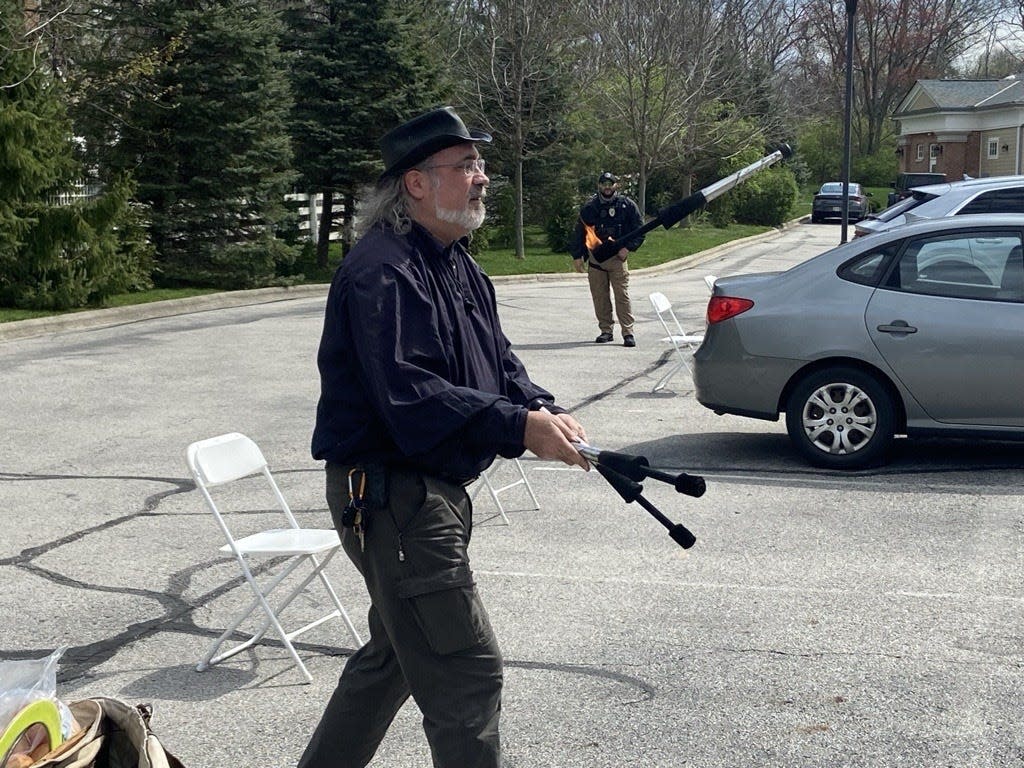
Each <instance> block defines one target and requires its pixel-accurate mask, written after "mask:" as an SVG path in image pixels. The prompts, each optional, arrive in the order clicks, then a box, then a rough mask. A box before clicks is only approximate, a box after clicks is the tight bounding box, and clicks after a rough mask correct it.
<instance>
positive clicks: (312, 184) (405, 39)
mask: <svg viewBox="0 0 1024 768" xmlns="http://www.w3.org/2000/svg"><path fill="white" fill-rule="evenodd" d="M285 19H286V23H287V26H288V30H289V32H288V36H287V40H288V43H287V46H286V47H287V49H288V50H289V51H291V52H292V53H293V54H294V55H293V58H292V84H293V85H292V90H293V92H294V94H295V108H294V110H293V112H292V120H291V131H292V136H293V139H294V142H295V160H296V167H297V168H298V170H299V172H300V174H301V183H302V185H303V186H304V187H305V189H306V190H307V191H309V192H310V193H313V194H315V193H322V194H323V196H324V202H323V213H322V215H321V220H320V221H321V227H320V232H319V233H318V236H317V262H318V263H319V264H320V266H322V267H326V266H327V246H328V244H329V236H330V231H331V225H332V223H333V218H334V216H333V207H334V202H335V201H336V200H338V199H339V198H340V200H341V203H342V206H343V212H342V216H343V218H344V219H345V226H344V227H343V234H344V236H345V239H346V240H348V239H349V238H350V235H349V234H348V233H349V232H350V226H348V225H349V224H350V222H351V216H352V213H353V211H354V204H355V200H356V197H357V192H358V189H359V187H360V186H362V185H364V184H367V183H369V182H372V181H374V180H375V179H376V178H377V176H378V174H380V172H381V170H382V167H381V164H380V149H379V145H378V140H379V139H380V136H381V134H382V133H383V132H384V131H386V130H387V129H388V128H390V127H392V126H394V125H396V124H397V123H399V122H401V121H402V120H404V119H407V118H409V117H412V116H413V114H415V113H416V112H418V111H421V110H424V109H426V108H429V107H432V106H437V105H438V104H439V99H440V97H439V93H440V88H439V75H438V70H437V66H438V65H437V59H436V58H429V57H428V55H427V53H426V51H427V47H426V46H423V45H422V41H421V39H419V36H418V35H417V34H416V29H417V27H416V25H415V24H414V23H413V22H412V21H411V20H410V19H409V18H408V17H406V16H404V15H402V13H401V12H399V11H398V4H397V3H395V2H391V1H389V0H303V2H301V4H298V5H296V6H293V7H292V8H291V9H290V10H289V11H288V12H286V14H285ZM347 244H349V243H348V242H346V243H345V245H347Z"/></svg>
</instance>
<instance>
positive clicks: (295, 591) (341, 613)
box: [196, 552, 363, 683]
mask: <svg viewBox="0 0 1024 768" xmlns="http://www.w3.org/2000/svg"><path fill="white" fill-rule="evenodd" d="M332 557H334V552H330V553H328V554H327V556H326V557H324V560H323V562H320V561H318V560H317V559H316V557H315V556H313V555H308V556H307V557H304V558H300V559H298V560H296V561H294V563H293V564H292V565H291V566H289V567H288V568H286V569H284V570H283V571H282V572H281V573H280V574H279V575H278V576H277V577H275V578H274V580H273V581H271V582H270V583H269V584H268V585H267V587H266V589H265V590H261V589H260V588H259V586H258V585H257V584H256V582H255V579H253V578H252V574H251V572H250V571H249V569H248V568H243V571H244V573H245V575H246V580H247V581H249V584H250V586H252V588H253V591H254V592H255V593H256V597H255V598H254V599H253V601H252V602H251V603H250V604H249V605H248V606H247V607H246V608H245V609H244V610H243V611H241V612H240V613H239V614H238V615H237V616H236V618H235V620H234V621H233V622H232V623H231V626H230V627H228V629H227V630H226V631H225V632H224V633H223V634H222V635H221V636H220V637H219V638H217V640H216V641H214V643H213V644H212V645H211V646H210V649H209V650H208V651H207V653H206V656H205V657H204V658H203V660H202V661H201V662H200V663H199V665H198V666H197V667H196V669H197V670H198V671H199V672H202V671H203V670H205V669H206V668H207V667H211V666H213V665H214V664H218V663H220V662H222V661H224V660H225V659H229V658H231V657H232V656H234V655H236V654H238V653H241V652H242V651H244V650H246V649H247V648H250V647H252V646H253V645H255V644H256V643H258V642H259V641H260V640H261V639H262V638H263V636H264V635H265V634H266V633H267V630H268V629H270V627H271V626H272V627H273V628H274V629H275V630H276V632H277V634H278V635H279V636H280V638H281V642H282V643H283V644H284V646H285V648H286V649H287V650H288V653H289V654H290V655H291V657H292V659H293V660H294V661H295V664H296V665H297V666H298V667H299V669H300V671H301V672H302V675H303V677H305V678H306V682H307V683H311V682H313V676H312V675H310V674H309V670H307V669H306V665H305V664H303V663H302V659H300V658H299V654H298V652H297V651H296V650H295V647H294V646H293V645H292V640H293V639H294V638H296V637H298V636H299V635H302V634H303V633H305V632H308V631H309V630H311V629H313V628H315V627H318V626H320V625H321V624H323V623H324V622H326V621H329V620H331V619H333V618H335V617H340V618H341V619H342V620H343V621H344V622H345V625H346V626H347V627H348V630H349V632H351V634H352V637H353V639H355V641H356V647H359V646H362V644H363V641H362V638H361V637H360V636H359V633H358V632H357V631H356V628H355V626H354V625H353V624H352V620H351V619H350V618H349V616H348V613H347V612H346V611H345V609H344V608H343V607H342V605H341V601H340V600H338V595H337V594H336V593H335V591H334V589H333V588H332V587H331V584H330V582H329V581H327V578H326V577H325V576H324V574H323V569H324V568H325V567H326V566H327V564H328V563H329V562H330V561H331V558H332ZM307 558H308V559H309V560H310V561H311V562H312V563H313V570H312V572H311V573H310V574H309V575H308V576H306V578H305V579H303V580H302V581H301V582H300V583H299V584H297V585H296V586H295V587H293V588H292V590H291V591H290V592H289V593H288V595H287V596H286V597H285V598H284V599H283V600H282V601H281V602H280V603H279V604H278V606H277V612H276V613H275V611H274V610H273V609H272V608H271V607H270V604H269V603H268V602H267V599H266V598H267V595H269V594H270V593H271V592H273V590H274V589H275V588H276V587H277V585H278V584H280V583H281V582H282V581H284V579H286V578H287V577H288V576H289V575H290V574H291V573H292V572H294V570H295V569H296V568H297V567H298V566H299V565H300V564H301V563H302V562H303V561H304V560H306V559H307ZM314 578H319V579H320V581H321V583H322V584H323V585H324V588H325V589H326V590H327V593H328V595H329V596H330V598H331V601H332V602H333V603H334V605H335V609H336V610H334V611H331V612H330V613H328V614H326V615H325V616H321V617H320V618H319V619H316V620H314V621H311V622H310V623H309V624H306V625H305V626H303V627H299V628H298V629H296V630H293V631H291V632H286V631H285V629H284V627H283V626H282V625H281V622H280V620H279V619H278V618H277V614H278V613H282V612H283V611H284V610H285V608H287V607H288V605H289V604H290V603H291V602H292V600H294V599H295V598H296V597H297V596H298V595H300V594H301V593H302V591H303V590H304V589H305V588H306V587H307V586H308V585H309V583H310V582H311V581H312V580H313V579H314ZM257 606H259V607H261V608H262V609H263V612H264V614H265V616H266V619H265V620H264V622H263V624H262V625H261V626H260V628H259V629H258V630H257V631H256V632H255V634H253V635H252V637H250V638H249V639H248V640H245V641H244V642H242V643H239V644H238V645H236V646H234V647H232V648H231V649H229V650H228V651H225V652H224V653H222V654H220V655H219V656H214V654H215V653H216V652H217V650H218V648H220V646H221V644H222V643H223V642H224V641H225V640H227V638H228V637H230V636H231V635H232V634H233V633H234V632H235V630H236V629H238V627H239V625H240V624H241V623H242V622H243V621H245V619H246V618H248V616H249V615H250V614H252V613H253V611H254V610H255V609H256V607H257Z"/></svg>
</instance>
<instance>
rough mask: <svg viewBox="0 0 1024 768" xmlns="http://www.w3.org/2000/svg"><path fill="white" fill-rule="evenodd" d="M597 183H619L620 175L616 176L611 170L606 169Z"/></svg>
mask: <svg viewBox="0 0 1024 768" xmlns="http://www.w3.org/2000/svg"><path fill="white" fill-rule="evenodd" d="M597 183H598V184H605V183H610V184H618V183H619V177H618V176H616V175H615V174H614V173H612V172H611V171H605V172H604V173H602V174H601V176H600V178H598V180H597Z"/></svg>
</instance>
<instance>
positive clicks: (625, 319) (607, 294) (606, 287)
mask: <svg viewBox="0 0 1024 768" xmlns="http://www.w3.org/2000/svg"><path fill="white" fill-rule="evenodd" d="M587 279H588V280H589V282H590V298H591V299H593V301H594V314H595V315H596V316H597V327H598V328H600V329H601V333H611V332H612V325H613V324H614V323H613V320H612V295H614V296H615V316H616V317H617V318H618V320H619V325H620V326H621V327H622V335H623V336H632V335H633V307H632V305H631V304H630V302H629V266H628V265H627V263H626V262H625V261H623V260H622V259H620V258H619V257H618V256H612V257H611V258H610V259H608V260H607V261H604V262H602V263H601V264H600V265H594V264H590V263H589V262H588V267H587Z"/></svg>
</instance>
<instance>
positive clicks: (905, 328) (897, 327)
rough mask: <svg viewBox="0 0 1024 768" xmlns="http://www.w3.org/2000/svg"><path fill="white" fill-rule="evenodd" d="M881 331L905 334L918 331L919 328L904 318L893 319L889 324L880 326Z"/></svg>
mask: <svg viewBox="0 0 1024 768" xmlns="http://www.w3.org/2000/svg"><path fill="white" fill-rule="evenodd" d="M878 331H879V333H894V334H897V335H899V334H905V333H917V328H915V327H914V326H912V325H910V324H908V323H906V322H905V321H903V320H893V321H892V322H891V323H889V325H880V326H878Z"/></svg>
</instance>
